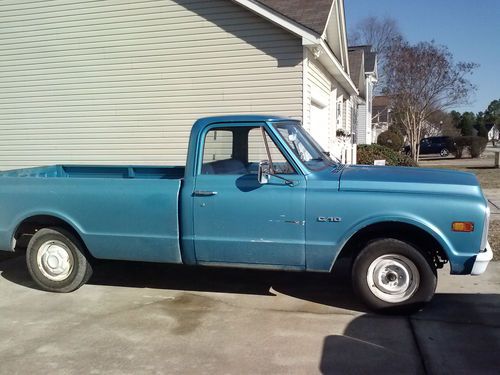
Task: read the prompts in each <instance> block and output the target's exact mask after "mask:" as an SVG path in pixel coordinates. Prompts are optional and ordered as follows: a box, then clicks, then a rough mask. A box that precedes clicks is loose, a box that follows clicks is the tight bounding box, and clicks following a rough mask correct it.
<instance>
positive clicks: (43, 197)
mask: <svg viewBox="0 0 500 375" xmlns="http://www.w3.org/2000/svg"><path fill="white" fill-rule="evenodd" d="M183 176H184V167H156V166H151V167H146V166H81V165H53V166H47V167H36V168H26V169H16V170H10V171H5V172H0V202H1V210H0V250H10V251H12V247H11V246H12V234H13V233H14V232H15V230H16V227H17V226H18V225H19V223H21V222H23V221H24V220H27V219H30V218H31V220H33V218H37V217H47V216H50V217H54V218H57V219H60V220H63V221H64V222H66V223H67V224H68V225H69V226H71V227H72V228H75V230H76V231H77V232H78V234H79V235H80V236H81V238H82V239H83V241H84V242H85V244H86V245H87V247H88V250H89V251H90V252H91V254H92V255H93V256H94V257H96V258H101V259H122V260H142V261H152V262H165V263H180V262H181V254H180V246H179V191H180V186H181V184H182V178H183Z"/></svg>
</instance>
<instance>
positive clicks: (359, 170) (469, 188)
mask: <svg viewBox="0 0 500 375" xmlns="http://www.w3.org/2000/svg"><path fill="white" fill-rule="evenodd" d="M340 190H342V191H381V192H407V193H427V194H459V195H479V196H481V195H482V192H481V188H480V186H479V182H478V180H477V178H476V176H475V175H473V174H472V173H466V172H457V171H451V170H446V169H425V168H408V167H381V166H367V165H354V166H348V167H346V168H345V169H344V170H343V171H342V175H341V177H340Z"/></svg>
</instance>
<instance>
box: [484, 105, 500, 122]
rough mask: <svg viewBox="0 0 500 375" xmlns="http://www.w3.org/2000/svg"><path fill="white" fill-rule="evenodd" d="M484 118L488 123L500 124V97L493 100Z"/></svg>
mask: <svg viewBox="0 0 500 375" xmlns="http://www.w3.org/2000/svg"><path fill="white" fill-rule="evenodd" d="M484 120H485V122H486V123H487V124H495V125H496V126H497V127H498V126H499V125H500V99H497V100H493V101H492V102H491V103H490V104H489V105H488V108H487V109H486V111H485V112H484Z"/></svg>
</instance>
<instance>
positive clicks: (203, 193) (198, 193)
mask: <svg viewBox="0 0 500 375" xmlns="http://www.w3.org/2000/svg"><path fill="white" fill-rule="evenodd" d="M213 195H217V192H216V191H203V190H195V191H194V192H193V196H195V197H211V196H213Z"/></svg>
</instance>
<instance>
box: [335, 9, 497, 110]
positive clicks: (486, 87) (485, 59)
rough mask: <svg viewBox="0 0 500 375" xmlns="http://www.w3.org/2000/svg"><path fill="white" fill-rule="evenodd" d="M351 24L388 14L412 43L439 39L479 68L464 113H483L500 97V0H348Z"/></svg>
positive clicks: (458, 58) (464, 59) (456, 54)
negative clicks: (474, 87) (468, 103)
mask: <svg viewBox="0 0 500 375" xmlns="http://www.w3.org/2000/svg"><path fill="white" fill-rule="evenodd" d="M345 12H346V21H347V28H348V29H351V28H352V27H354V26H355V25H356V23H357V22H358V21H359V20H362V19H363V18H365V17H367V16H372V15H373V16H381V17H383V16H390V17H392V18H394V19H396V20H397V21H398V22H399V26H400V28H401V31H402V32H403V34H404V35H405V37H406V38H407V39H408V40H409V41H410V42H419V41H431V40H435V41H436V42H437V43H439V44H443V45H446V46H447V47H448V48H449V49H450V51H451V52H452V53H453V54H454V56H455V59H456V60H457V61H467V62H475V63H478V64H480V67H479V68H477V69H476V70H475V73H474V74H473V75H472V76H471V77H470V80H471V82H473V83H474V84H475V85H476V86H477V91H476V93H475V94H474V95H472V96H471V103H470V105H468V106H464V107H461V108H457V110H459V111H461V112H463V111H473V112H478V111H483V110H484V109H485V108H486V107H487V106H488V104H489V103H490V102H491V101H492V100H494V99H498V98H500V0H476V1H470V0H467V1H466V0H434V1H432V0H419V1H409V0H345Z"/></svg>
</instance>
